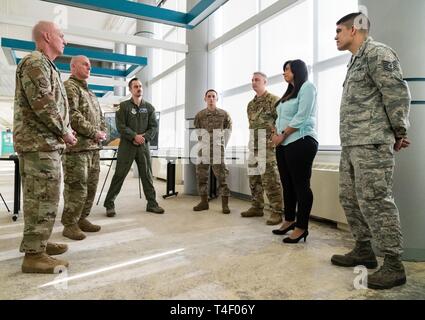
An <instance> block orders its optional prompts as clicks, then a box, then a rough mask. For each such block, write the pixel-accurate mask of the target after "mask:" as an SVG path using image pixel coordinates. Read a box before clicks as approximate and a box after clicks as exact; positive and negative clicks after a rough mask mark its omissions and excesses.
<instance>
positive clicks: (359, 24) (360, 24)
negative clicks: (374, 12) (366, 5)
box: [336, 12, 370, 32]
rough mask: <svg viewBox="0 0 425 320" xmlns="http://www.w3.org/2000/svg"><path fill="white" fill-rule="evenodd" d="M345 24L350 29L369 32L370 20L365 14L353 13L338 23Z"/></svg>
mask: <svg viewBox="0 0 425 320" xmlns="http://www.w3.org/2000/svg"><path fill="white" fill-rule="evenodd" d="M336 24H337V25H339V24H343V25H345V26H346V27H348V28H351V27H352V26H354V27H355V28H356V29H357V30H361V31H366V32H369V30H370V20H369V18H368V17H367V16H366V15H365V14H364V13H363V12H353V13H350V14H347V15H346V16H344V17H342V18H341V19H339V20H338V22H337V23H336Z"/></svg>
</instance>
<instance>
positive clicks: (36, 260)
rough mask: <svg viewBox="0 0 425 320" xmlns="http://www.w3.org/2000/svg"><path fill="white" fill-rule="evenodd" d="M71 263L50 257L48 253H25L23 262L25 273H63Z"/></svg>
mask: <svg viewBox="0 0 425 320" xmlns="http://www.w3.org/2000/svg"><path fill="white" fill-rule="evenodd" d="M68 265H69V263H68V261H65V260H59V259H55V258H52V257H50V256H49V255H48V254H47V253H44V252H40V253H25V257H24V261H23V262H22V272H24V273H61V272H62V271H63V270H64V268H67V267H68Z"/></svg>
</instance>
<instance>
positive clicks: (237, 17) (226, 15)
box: [212, 0, 258, 38]
mask: <svg viewBox="0 0 425 320" xmlns="http://www.w3.org/2000/svg"><path fill="white" fill-rule="evenodd" d="M257 5H258V0H231V1H227V2H226V3H225V4H224V5H223V6H222V7H221V8H220V9H218V10H217V11H216V12H214V13H213V15H212V17H213V19H214V35H213V38H218V37H220V36H222V35H223V34H225V33H226V32H227V31H229V30H231V29H233V28H234V27H236V26H237V25H239V24H241V23H242V22H244V21H245V20H247V19H249V18H250V17H252V16H254V15H255V14H256V13H257V12H258V9H257Z"/></svg>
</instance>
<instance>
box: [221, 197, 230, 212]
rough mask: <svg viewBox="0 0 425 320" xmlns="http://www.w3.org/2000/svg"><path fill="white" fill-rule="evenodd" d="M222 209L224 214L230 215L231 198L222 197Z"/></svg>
mask: <svg viewBox="0 0 425 320" xmlns="http://www.w3.org/2000/svg"><path fill="white" fill-rule="evenodd" d="M221 207H222V211H223V213H224V214H228V213H230V209H229V197H226V196H222V197H221Z"/></svg>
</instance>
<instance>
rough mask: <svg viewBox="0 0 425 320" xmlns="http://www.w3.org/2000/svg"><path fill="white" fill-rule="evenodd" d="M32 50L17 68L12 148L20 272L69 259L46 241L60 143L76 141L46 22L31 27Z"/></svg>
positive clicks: (55, 43) (57, 38)
mask: <svg viewBox="0 0 425 320" xmlns="http://www.w3.org/2000/svg"><path fill="white" fill-rule="evenodd" d="M33 38H34V40H35V42H36V46H37V51H34V52H32V53H30V54H29V55H27V56H26V57H24V58H23V59H22V61H21V62H20V63H19V65H18V67H17V69H16V91H15V105H14V130H13V138H14V146H15V151H16V152H17V153H18V156H19V165H20V172H21V178H22V189H23V209H24V223H25V225H24V237H23V240H22V243H21V247H20V251H21V252H25V258H24V261H23V263H22V271H23V272H28V273H57V272H59V271H60V270H61V268H63V267H67V266H68V262H67V261H64V260H58V259H54V258H52V257H50V255H54V254H60V253H63V252H65V251H66V250H67V246H66V245H60V244H55V243H49V242H48V239H49V238H50V235H51V233H52V228H53V225H54V223H55V218H56V214H57V210H58V205H59V192H60V182H61V154H62V152H63V150H64V149H65V143H67V144H70V145H72V144H75V142H76V139H75V137H74V135H73V134H72V129H71V127H70V124H69V115H68V101H67V97H66V91H65V88H64V86H63V83H62V81H61V78H60V73H59V71H58V69H57V68H56V66H55V65H54V63H53V62H52V61H53V60H54V59H55V58H56V57H57V56H59V55H61V54H62V52H63V49H64V46H65V45H66V41H65V40H64V38H63V33H62V32H61V31H60V30H59V28H58V27H57V26H56V25H54V24H53V23H51V22H45V21H41V22H39V23H38V24H37V25H36V26H35V27H34V29H33Z"/></svg>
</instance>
